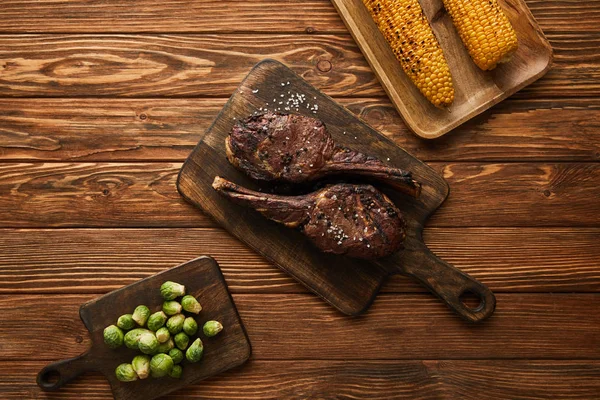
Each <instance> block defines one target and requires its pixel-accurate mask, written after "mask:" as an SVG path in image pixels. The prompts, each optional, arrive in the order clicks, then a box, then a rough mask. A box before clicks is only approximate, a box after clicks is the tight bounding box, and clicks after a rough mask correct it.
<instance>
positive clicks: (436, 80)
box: [363, 0, 454, 107]
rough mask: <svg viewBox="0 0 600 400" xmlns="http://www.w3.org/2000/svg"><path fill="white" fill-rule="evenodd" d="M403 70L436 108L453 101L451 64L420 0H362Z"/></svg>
mask: <svg viewBox="0 0 600 400" xmlns="http://www.w3.org/2000/svg"><path fill="white" fill-rule="evenodd" d="M363 3H364V4H365V6H366V7H367V9H368V10H369V12H370V13H371V16H372V17H373V19H374V20H375V23H376V24H377V27H378V28H379V30H380V31H381V33H382V34H383V36H384V37H385V39H386V40H387V42H388V43H389V45H390V47H391V48H392V51H393V52H394V54H395V56H396V58H397V59H398V61H399V62H400V65H401V66H402V69H403V70H404V72H405V73H406V74H407V75H408V77H409V78H410V79H411V80H412V81H413V82H414V84H415V85H416V86H417V87H418V88H419V90H420V91H421V93H423V95H425V97H426V98H427V100H429V101H430V102H431V103H433V104H434V105H435V106H437V107H447V106H449V105H450V104H452V101H453V100H454V87H453V86H452V77H451V75H450V69H449V67H448V63H447V62H446V59H445V58H444V53H443V52H442V48H441V47H440V45H439V43H438V41H437V39H436V37H435V35H434V34H433V31H432V30H431V26H429V22H428V21H427V18H426V17H425V15H424V14H423V10H422V9H421V6H420V4H419V2H418V1H417V0H363Z"/></svg>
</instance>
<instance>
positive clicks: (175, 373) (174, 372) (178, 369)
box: [169, 365, 183, 379]
mask: <svg viewBox="0 0 600 400" xmlns="http://www.w3.org/2000/svg"><path fill="white" fill-rule="evenodd" d="M182 374H183V367H182V366H181V365H173V369H171V373H170V374H169V376H170V377H171V378H176V379H179V378H181V375H182Z"/></svg>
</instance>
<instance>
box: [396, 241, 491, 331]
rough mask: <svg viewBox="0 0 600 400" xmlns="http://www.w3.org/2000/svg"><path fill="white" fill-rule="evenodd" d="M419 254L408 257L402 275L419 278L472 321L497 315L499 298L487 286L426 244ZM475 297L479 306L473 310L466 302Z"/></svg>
mask: <svg viewBox="0 0 600 400" xmlns="http://www.w3.org/2000/svg"><path fill="white" fill-rule="evenodd" d="M415 251H417V252H418V253H419V254H416V255H415V256H413V257H407V258H406V259H405V261H406V262H404V263H403V265H402V267H401V271H400V273H402V274H404V275H408V276H411V277H414V278H416V279H417V280H418V281H419V282H421V284H423V285H424V286H425V287H427V288H428V289H429V290H430V291H431V292H433V293H434V294H436V295H437V296H438V297H439V298H441V299H442V300H443V301H444V302H445V303H446V304H447V305H448V307H450V308H451V309H452V310H453V311H454V312H455V313H457V314H458V315H459V316H461V317H462V318H464V319H466V320H467V321H469V322H480V321H483V320H484V319H486V318H488V317H489V316H491V315H492V314H493V313H494V309H495V308H496V297H495V296H494V293H492V291H491V290H490V289H489V288H488V287H487V286H485V285H484V284H482V283H480V282H478V281H477V280H476V279H475V278H473V277H471V276H470V275H468V274H465V273H464V272H462V271H461V270H459V269H458V268H456V267H454V266H452V265H450V264H448V263H447V262H445V261H443V260H442V259H440V258H438V257H437V256H436V255H435V254H433V253H432V252H431V250H429V248H427V246H425V244H420V248H419V249H417V250H415ZM473 295H474V296H476V297H477V298H478V299H479V305H477V306H475V307H470V306H468V305H467V304H465V302H464V301H463V300H464V297H465V296H473Z"/></svg>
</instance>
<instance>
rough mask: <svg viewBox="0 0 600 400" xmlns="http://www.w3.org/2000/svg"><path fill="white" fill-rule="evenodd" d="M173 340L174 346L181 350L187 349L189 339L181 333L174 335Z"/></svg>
mask: <svg viewBox="0 0 600 400" xmlns="http://www.w3.org/2000/svg"><path fill="white" fill-rule="evenodd" d="M174 339H175V346H177V347H179V348H180V349H181V350H185V349H187V347H188V344H190V337H189V336H188V335H186V334H185V333H183V332H179V333H178V334H177V335H175V337H174Z"/></svg>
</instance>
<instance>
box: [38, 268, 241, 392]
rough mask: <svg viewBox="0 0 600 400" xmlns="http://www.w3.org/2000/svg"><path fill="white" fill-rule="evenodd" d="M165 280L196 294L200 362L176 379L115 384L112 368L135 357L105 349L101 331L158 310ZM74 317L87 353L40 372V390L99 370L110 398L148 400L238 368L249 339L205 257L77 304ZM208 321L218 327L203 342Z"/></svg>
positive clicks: (127, 351)
mask: <svg viewBox="0 0 600 400" xmlns="http://www.w3.org/2000/svg"><path fill="white" fill-rule="evenodd" d="M165 281H174V282H178V283H181V284H183V285H185V287H186V292H187V294H191V295H193V296H196V297H197V298H198V301H200V304H201V305H202V311H201V312H200V314H198V315H197V316H196V317H195V318H196V321H197V322H198V326H199V332H198V334H196V335H194V336H193V337H192V340H195V338H196V337H199V338H200V339H202V342H203V343H204V355H203V357H202V360H201V361H200V362H198V363H189V362H187V361H185V360H184V361H183V362H182V366H183V375H182V377H181V379H174V378H169V377H165V378H161V379H154V378H147V379H144V380H137V381H134V382H120V381H119V380H117V378H116V376H115V368H116V367H117V366H118V365H119V364H121V363H130V362H131V360H132V359H133V357H135V356H136V355H138V354H141V353H140V352H136V351H134V350H131V349H128V348H127V347H125V346H122V347H121V348H119V349H116V350H111V349H109V348H108V347H107V346H106V345H105V344H104V338H103V332H104V328H106V327H107V326H108V325H112V324H116V321H117V318H118V317H119V316H121V315H123V314H131V313H132V312H133V310H134V308H135V307H136V306H138V305H140V304H145V305H146V306H148V307H149V308H150V310H151V311H152V312H155V311H158V310H160V309H161V307H162V303H163V299H162V297H161V295H160V285H161V284H162V283H163V282H165ZM79 314H80V316H81V320H82V321H83V323H84V325H85V327H86V328H87V330H88V331H90V335H91V338H92V347H91V348H90V350H89V351H88V352H87V353H84V354H82V355H80V356H78V357H75V358H72V359H68V360H62V361H58V362H55V363H52V364H50V365H48V366H46V367H45V368H44V369H43V370H41V371H40V373H39V374H38V378H37V382H38V385H39V386H40V387H41V388H42V389H44V390H47V391H54V390H58V389H59V388H60V387H62V386H63V385H64V384H65V383H67V382H69V381H70V380H72V379H74V378H76V377H77V376H79V375H81V374H82V373H84V372H86V371H99V372H101V373H103V374H104V375H105V376H106V378H107V379H108V381H109V383H110V386H111V389H112V392H113V395H114V397H115V399H117V400H152V399H155V398H158V397H161V396H164V395H166V394H168V393H171V392H173V391H175V390H178V389H181V388H183V387H185V386H187V385H190V384H192V383H194V382H197V381H199V380H202V379H205V378H208V377H209V376H213V375H216V374H219V373H221V372H223V371H226V370H228V369H230V368H233V367H236V366H238V365H241V364H243V363H244V362H246V361H247V360H248V358H250V353H251V347H250V341H249V340H248V336H247V335H246V331H245V329H244V326H243V325H242V321H241V319H240V317H239V315H238V312H237V310H236V308H235V305H234V303H233V300H232V298H231V295H230V294H229V291H228V290H227V285H226V284H225V280H224V278H223V275H222V274H221V270H220V269H219V266H218V265H217V263H216V262H215V260H213V259H212V258H210V257H200V258H197V259H195V260H192V261H189V262H186V263H184V264H181V265H179V266H177V267H174V268H171V269H169V270H166V271H164V272H161V273H159V274H156V275H153V276H151V277H149V278H146V279H143V280H141V281H139V282H136V283H133V284H131V285H129V286H125V287H123V288H121V289H118V290H115V291H114V292H111V293H108V294H106V295H104V296H102V297H100V298H98V299H95V300H92V301H90V302H88V303H86V304H84V305H83V306H81V308H80V310H79ZM210 320H217V321H220V322H221V323H222V324H223V326H224V329H223V331H222V332H221V333H220V334H219V335H217V336H215V337H212V338H207V337H206V336H204V335H203V334H202V332H201V331H202V325H203V324H204V322H206V321H210ZM84 397H85V396H84Z"/></svg>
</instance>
